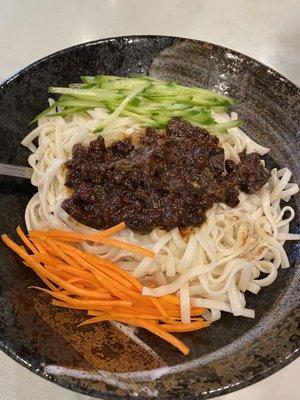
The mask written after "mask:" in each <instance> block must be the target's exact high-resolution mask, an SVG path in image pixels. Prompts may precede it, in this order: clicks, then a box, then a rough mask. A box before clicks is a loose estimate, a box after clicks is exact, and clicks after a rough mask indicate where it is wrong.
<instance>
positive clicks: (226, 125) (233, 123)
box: [209, 119, 243, 132]
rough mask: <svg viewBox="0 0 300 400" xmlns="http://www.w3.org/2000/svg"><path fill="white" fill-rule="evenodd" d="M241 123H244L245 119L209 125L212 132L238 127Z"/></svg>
mask: <svg viewBox="0 0 300 400" xmlns="http://www.w3.org/2000/svg"><path fill="white" fill-rule="evenodd" d="M241 125H243V121H241V120H240V119H235V120H233V121H228V122H222V123H219V124H215V125H212V126H211V127H209V131H211V132H213V131H220V130H223V129H230V128H236V127H238V126H241Z"/></svg>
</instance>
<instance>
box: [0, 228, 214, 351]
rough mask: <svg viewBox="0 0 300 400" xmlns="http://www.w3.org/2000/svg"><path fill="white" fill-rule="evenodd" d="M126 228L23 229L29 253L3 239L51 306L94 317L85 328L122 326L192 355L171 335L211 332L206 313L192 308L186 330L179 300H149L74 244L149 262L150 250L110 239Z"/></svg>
mask: <svg viewBox="0 0 300 400" xmlns="http://www.w3.org/2000/svg"><path fill="white" fill-rule="evenodd" d="M124 227H125V224H123V223H121V224H118V225H117V226H116V227H112V228H109V229H107V230H106V231H103V232H99V233H97V234H95V235H86V234H77V233H74V232H60V231H50V232H38V231H33V232H31V233H30V234H29V236H28V235H25V234H24V232H23V231H22V230H21V228H20V227H18V228H17V233H18V235H19V236H20V238H21V240H22V242H23V243H24V246H25V247H24V246H23V245H22V246H19V245H17V244H16V243H15V242H13V241H12V240H11V239H10V238H9V237H8V236H7V235H2V240H3V242H4V243H5V244H6V245H7V246H8V247H10V248H11V249H12V250H13V251H14V252H16V253H17V254H18V255H19V256H20V257H21V258H22V259H23V262H24V264H25V265H27V266H28V267H30V268H31V269H32V270H33V271H34V272H35V273H36V274H37V275H38V276H39V277H40V278H41V280H42V281H43V282H44V283H45V284H46V286H48V288H49V289H46V288H39V287H33V288H36V289H38V290H41V291H43V292H45V293H47V294H48V295H50V296H51V297H52V304H53V305H55V306H57V307H63V308H69V309H75V310H85V311H86V312H87V313H88V315H90V316H91V318H89V319H87V320H86V321H83V322H82V323H81V324H80V326H81V325H88V324H92V323H99V322H101V321H119V322H121V323H125V324H130V325H133V326H136V327H139V328H144V329H147V330H148V331H150V332H152V333H153V334H155V335H157V336H159V337H160V338H162V339H164V340H166V341H167V342H169V343H171V344H172V345H173V346H175V347H176V348H178V349H179V350H180V351H182V352H183V353H184V354H188V352H189V349H188V347H187V346H186V345H185V344H184V343H183V342H182V341H180V340H179V339H177V338H176V337H175V336H173V335H171V334H170V332H191V331H195V330H198V329H202V328H204V327H206V326H208V325H209V323H208V322H206V321H204V320H203V319H202V318H201V314H202V313H203V309H202V308H200V307H191V310H190V313H191V317H192V318H191V322H190V323H188V324H183V323H182V322H181V309H180V299H179V298H178V297H177V296H175V295H166V296H161V297H159V298H156V297H152V296H144V295H142V288H143V286H142V284H141V283H140V282H139V281H138V280H137V279H136V278H134V277H133V276H132V275H130V274H129V273H128V272H126V271H124V270H123V269H122V268H120V267H119V266H118V265H117V264H115V263H113V262H112V261H110V260H106V259H105V260H104V259H101V258H100V257H99V256H97V255H95V254H89V253H86V252H84V251H83V250H80V249H78V248H76V247H74V246H73V245H72V244H69V242H70V243H72V242H74V240H75V242H76V241H79V239H80V241H81V240H87V241H89V240H90V241H94V242H95V243H97V242H98V243H104V242H105V244H110V245H118V246H119V247H120V248H124V249H126V250H129V249H131V251H135V252H140V253H139V254H142V252H143V253H144V255H145V251H146V254H147V256H149V253H147V252H149V251H150V250H148V249H143V248H141V247H139V246H135V245H131V244H130V243H124V242H121V241H119V240H117V239H112V238H110V237H108V236H109V235H112V234H114V233H116V232H118V231H119V230H121V229H124ZM105 235H106V236H105ZM96 236H97V237H96ZM74 238H75V239H74ZM100 240H101V242H100ZM122 246H123V247H122ZM30 251H31V252H32V254H30ZM150 252H151V251H150Z"/></svg>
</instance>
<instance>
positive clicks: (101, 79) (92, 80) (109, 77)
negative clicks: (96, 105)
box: [80, 75, 126, 83]
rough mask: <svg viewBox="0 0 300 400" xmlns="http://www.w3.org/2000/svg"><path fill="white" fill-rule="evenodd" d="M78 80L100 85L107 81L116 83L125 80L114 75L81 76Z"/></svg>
mask: <svg viewBox="0 0 300 400" xmlns="http://www.w3.org/2000/svg"><path fill="white" fill-rule="evenodd" d="M80 79H81V80H82V82H83V83H102V82H108V81H117V80H119V79H126V78H121V77H119V76H115V75H95V76H81V77H80Z"/></svg>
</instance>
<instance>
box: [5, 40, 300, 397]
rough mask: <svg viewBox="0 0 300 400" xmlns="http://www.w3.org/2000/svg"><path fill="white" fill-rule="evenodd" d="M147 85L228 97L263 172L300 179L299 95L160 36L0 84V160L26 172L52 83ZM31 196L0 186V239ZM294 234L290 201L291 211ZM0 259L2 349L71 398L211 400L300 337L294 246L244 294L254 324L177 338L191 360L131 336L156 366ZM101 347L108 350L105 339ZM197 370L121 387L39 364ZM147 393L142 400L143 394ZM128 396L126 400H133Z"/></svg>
mask: <svg viewBox="0 0 300 400" xmlns="http://www.w3.org/2000/svg"><path fill="white" fill-rule="evenodd" d="M101 73H106V74H116V75H125V76H126V75H129V74H132V73H150V74H151V75H154V76H157V77H160V78H165V79H171V80H176V81H179V82H181V83H184V84H188V85H192V84H193V85H199V86H202V87H206V88H209V89H216V90H218V91H220V92H222V93H228V94H230V95H231V96H233V97H235V98H237V99H238V100H239V104H238V105H237V107H236V110H237V112H238V113H239V116H240V117H241V118H242V119H243V120H244V121H245V126H244V129H245V131H246V133H247V134H249V135H250V136H251V137H253V138H254V139H256V140H257V141H258V142H259V143H261V144H263V145H266V146H269V147H271V148H272V150H271V155H270V157H268V158H267V160H266V161H267V163H269V166H272V165H279V166H288V167H289V168H290V169H291V170H292V171H293V174H294V181H297V179H298V180H299V172H300V164H299V136H300V135H299V127H300V121H299V115H300V113H299V107H300V105H299V104H300V101H299V100H300V92H299V89H298V88H297V87H296V86H294V85H293V84H292V83H291V82H289V81H288V80H287V79H285V78H284V77H282V76H281V75H279V74H278V73H276V72H275V71H273V70H271V69H269V68H268V67H266V66H264V65H262V64H260V63H259V62H257V61H255V60H253V59H251V58H249V57H247V56H244V55H242V54H239V53H236V52H234V51H231V50H229V49H226V48H223V47H219V46H216V45H212V44H209V43H204V42H199V41H193V40H187V39H180V38H173V37H160V36H140V37H123V38H113V39H105V40H99V41H96V42H91V43H85V44H82V45H79V46H75V47H71V48H69V49H66V50H63V51H60V52H58V53H55V54H53V55H50V56H49V57H46V58H44V59H42V60H40V61H37V62H36V63H34V64H32V65H30V66H29V67H27V68H25V69H24V70H22V71H21V72H19V73H17V74H16V75H14V76H13V77H12V78H9V79H8V80H7V81H5V82H4V83H2V85H1V86H0V110H1V113H0V134H1V140H0V162H5V163H13V164H21V165H25V164H26V160H27V157H28V152H27V151H26V150H25V149H24V148H23V147H22V146H21V145H20V141H21V139H22V138H23V137H24V135H25V134H26V133H28V132H29V131H30V129H31V127H30V126H29V125H28V122H29V121H30V120H31V119H32V118H33V117H34V116H35V115H36V114H37V113H38V112H40V111H41V110H42V109H44V108H45V107H46V105H47V98H48V96H47V87H48V86H49V85H67V84H68V83H70V82H76V81H78V80H79V77H80V75H88V74H91V75H94V74H101ZM33 193H34V189H33V188H32V187H31V185H30V184H29V183H28V182H24V181H22V180H18V179H12V178H3V177H1V178H0V209H1V214H0V227H1V232H8V233H11V232H13V231H14V229H15V227H16V226H17V225H18V224H21V225H23V224H24V217H23V215H24V210H25V206H26V203H27V201H28V200H29V199H30V197H31V196H32V194H33ZM291 203H292V204H291V205H292V206H293V207H294V208H295V211H296V218H295V220H294V222H293V224H292V226H291V231H292V232H299V226H300V224H299V215H300V212H299V208H300V200H299V196H298V197H297V196H296V198H295V199H293V201H292V202H291ZM0 246H1V253H0V347H1V349H2V350H3V351H5V352H6V353H7V354H8V355H10V356H11V357H12V358H14V359H15V360H16V361H18V362H19V363H21V364H22V365H24V366H26V367H28V368H29V369H31V370H32V371H33V372H35V373H37V374H39V375H40V376H43V377H44V378H47V379H49V380H52V381H54V382H56V383H58V384H60V385H62V386H64V387H67V388H69V389H72V390H75V391H78V392H81V393H85V394H89V395H91V396H95V397H101V398H102V399H104V398H105V399H125V398H131V396H134V395H138V396H139V398H141V399H143V398H148V397H149V394H148V395H147V394H145V393H146V392H145V391H144V387H145V385H146V386H147V388H149V389H151V390H152V393H156V394H157V395H158V398H160V399H162V398H163V399H175V398H182V399H196V398H202V399H204V398H209V397H214V396H217V395H220V394H224V393H228V392H230V391H233V390H237V389H239V388H242V387H245V386H247V385H249V384H251V383H254V382H256V381H258V380H260V379H263V378H265V377H266V376H268V375H270V374H271V373H273V372H275V371H277V370H278V369H280V368H282V367H283V366H285V365H286V364H288V363H289V362H291V361H292V360H294V359H295V358H296V357H297V355H298V351H299V344H300V335H299V320H300V309H299V302H300V292H299V282H300V272H299V271H300V270H299V258H300V246H299V244H295V243H294V244H289V245H288V246H287V251H288V256H289V259H290V262H291V268H290V269H288V270H280V271H279V276H278V278H277V280H276V281H275V282H274V283H273V284H272V285H271V286H269V287H267V288H264V289H262V291H261V292H260V293H259V295H257V296H254V295H251V294H249V295H248V296H247V301H248V306H249V307H254V308H255V310H256V319H255V320H250V319H246V318H238V319H237V318H234V317H232V316H230V315H226V314H224V317H223V318H222V320H221V321H218V322H216V323H214V324H213V326H212V327H211V328H209V329H207V330H203V331H200V332H195V333H191V334H185V335H183V336H182V338H183V339H184V341H185V342H186V343H187V344H188V345H189V346H190V347H191V353H190V355H189V356H188V357H184V356H181V355H180V354H179V353H178V352H177V351H176V350H174V349H173V348H171V347H170V346H169V345H168V344H166V343H164V342H162V341H160V340H159V339H157V338H155V337H153V336H152V335H150V334H147V333H146V332H140V333H139V337H140V338H141V339H142V340H143V341H144V342H145V343H147V344H148V345H149V346H151V348H153V349H154V350H155V351H156V352H157V353H158V354H159V356H160V359H159V360H157V359H154V358H153V357H150V356H149V354H146V353H144V352H143V351H142V350H141V348H140V347H138V346H137V344H134V343H133V342H131V341H130V340H129V339H128V338H125V337H124V336H120V335H121V334H120V333H119V332H118V331H117V330H116V329H115V328H113V327H111V326H110V325H109V324H106V325H104V326H93V327H84V328H81V329H78V328H77V324H78V322H80V321H81V320H82V317H83V314H82V313H80V312H73V311H70V310H63V309H59V308H55V309H54V308H52V307H51V306H50V304H49V299H48V298H47V297H46V296H42V295H40V294H39V295H36V294H35V293H34V292H33V291H31V290H28V289H27V287H28V286H29V285H32V284H35V283H38V280H37V278H36V277H35V276H34V275H33V274H32V273H31V272H30V271H29V270H28V269H26V268H25V267H23V266H22V265H21V264H20V261H19V260H18V259H17V258H16V257H15V256H14V255H13V254H11V252H10V251H8V250H7V249H6V248H5V247H4V246H3V245H2V244H1V245H0ZM107 338H109V340H107ZM190 361H194V368H192V369H189V370H187V371H182V372H177V373H176V372H173V373H171V374H169V375H166V376H164V377H161V378H159V379H157V380H155V381H152V382H150V383H149V382H148V383H140V382H139V383H130V384H128V387H127V389H120V388H116V387H114V386H112V385H108V384H106V383H103V382H101V381H97V382H96V381H91V380H87V379H74V378H69V377H67V376H59V377H56V376H53V375H49V374H46V373H45V372H44V370H43V365H45V364H57V365H62V366H67V367H71V368H79V369H84V370H91V371H93V370H96V369H102V370H103V369H106V370H108V371H135V370H143V369H149V368H157V367H159V366H165V365H169V366H175V365H178V364H182V363H186V362H190ZM148 393H149V392H148ZM132 398H133V397H132Z"/></svg>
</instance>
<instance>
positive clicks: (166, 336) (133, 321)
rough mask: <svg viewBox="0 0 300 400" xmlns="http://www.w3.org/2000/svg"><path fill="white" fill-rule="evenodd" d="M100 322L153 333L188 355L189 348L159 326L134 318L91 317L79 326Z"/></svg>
mask: <svg viewBox="0 0 300 400" xmlns="http://www.w3.org/2000/svg"><path fill="white" fill-rule="evenodd" d="M101 321H119V322H123V323H125V324H129V325H134V326H137V327H140V328H145V329H147V330H148V331H150V332H152V333H154V334H155V335H157V336H159V337H161V338H162V339H164V340H166V341H167V342H169V343H171V344H173V346H175V347H177V348H178V349H179V350H180V351H181V352H182V353H183V354H185V355H187V354H189V351H190V350H189V348H188V347H187V346H186V345H185V344H184V343H183V342H182V341H181V340H179V339H177V338H176V337H175V336H173V335H170V334H169V333H168V332H166V331H164V330H162V329H161V328H160V325H157V324H154V323H151V322H148V321H145V320H139V319H135V318H123V317H111V316H109V315H107V316H105V315H104V316H100V317H93V318H89V319H88V320H85V321H83V322H82V323H81V324H80V325H79V326H82V325H88V324H95V323H97V322H101Z"/></svg>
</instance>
